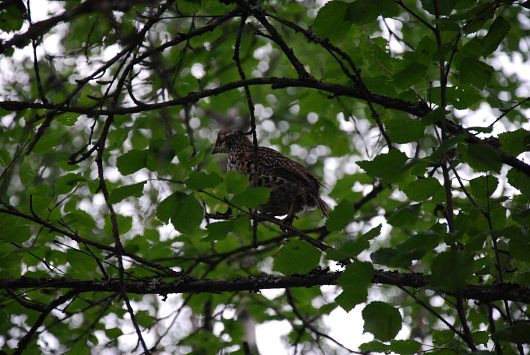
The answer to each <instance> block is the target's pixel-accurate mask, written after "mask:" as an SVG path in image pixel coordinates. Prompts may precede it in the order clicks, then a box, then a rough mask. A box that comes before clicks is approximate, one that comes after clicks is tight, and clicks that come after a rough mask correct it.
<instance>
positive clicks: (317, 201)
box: [314, 196, 329, 218]
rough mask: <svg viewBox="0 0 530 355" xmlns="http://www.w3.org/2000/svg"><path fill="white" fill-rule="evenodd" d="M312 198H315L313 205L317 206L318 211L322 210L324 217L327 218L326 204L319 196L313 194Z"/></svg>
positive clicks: (327, 208)
mask: <svg viewBox="0 0 530 355" xmlns="http://www.w3.org/2000/svg"><path fill="white" fill-rule="evenodd" d="M314 199H315V205H316V206H317V208H318V209H319V210H320V212H322V214H323V215H324V217H326V218H327V217H328V210H329V207H328V204H327V203H325V202H324V201H323V200H322V199H321V198H320V197H319V196H315V197H314Z"/></svg>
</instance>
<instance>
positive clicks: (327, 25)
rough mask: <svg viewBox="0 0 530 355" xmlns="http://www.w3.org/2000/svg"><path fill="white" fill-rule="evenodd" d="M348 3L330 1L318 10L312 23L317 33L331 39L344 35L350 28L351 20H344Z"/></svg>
mask: <svg viewBox="0 0 530 355" xmlns="http://www.w3.org/2000/svg"><path fill="white" fill-rule="evenodd" d="M347 11H348V4H347V3H345V2H343V1H330V2H328V3H326V5H324V6H323V7H322V8H321V9H320V10H319V11H318V14H317V16H316V18H315V22H314V23H313V30H314V31H315V33H316V34H317V35H319V36H320V37H324V38H329V39H331V40H336V39H340V38H342V37H344V35H346V33H348V31H349V30H350V27H351V24H352V23H351V22H350V21H346V15H347Z"/></svg>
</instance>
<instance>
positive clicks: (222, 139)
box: [212, 129, 251, 154]
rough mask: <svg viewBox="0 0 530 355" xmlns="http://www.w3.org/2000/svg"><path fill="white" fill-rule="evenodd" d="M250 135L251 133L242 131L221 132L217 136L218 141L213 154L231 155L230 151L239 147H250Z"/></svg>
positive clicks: (225, 130)
mask: <svg viewBox="0 0 530 355" xmlns="http://www.w3.org/2000/svg"><path fill="white" fill-rule="evenodd" d="M248 134H249V133H247V132H243V131H240V130H228V129H222V130H220V131H219V133H218V134H217V140H216V141H215V147H214V148H213V151H212V154H215V153H230V150H232V148H234V147H236V146H238V145H240V146H247V145H248V146H250V145H251V143H250V140H249V139H248V138H247V135H248Z"/></svg>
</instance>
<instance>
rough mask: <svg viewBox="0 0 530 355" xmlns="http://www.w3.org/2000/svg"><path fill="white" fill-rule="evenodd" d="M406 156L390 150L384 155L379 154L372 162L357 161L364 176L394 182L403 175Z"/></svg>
mask: <svg viewBox="0 0 530 355" xmlns="http://www.w3.org/2000/svg"><path fill="white" fill-rule="evenodd" d="M406 161H407V156H406V155H405V154H404V153H402V152H400V151H399V150H397V149H391V150H390V152H388V153H386V154H379V155H378V156H376V157H375V159H374V160H373V161H366V160H364V161H358V162H357V165H359V166H360V167H361V168H362V169H364V171H366V174H368V175H369V176H371V177H378V178H381V179H383V180H384V181H385V182H392V181H396V180H397V179H398V178H399V177H400V175H401V174H402V173H403V168H404V167H405V162H406Z"/></svg>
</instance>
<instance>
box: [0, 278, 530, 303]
mask: <svg viewBox="0 0 530 355" xmlns="http://www.w3.org/2000/svg"><path fill="white" fill-rule="evenodd" d="M340 275H341V272H326V273H310V274H307V275H291V276H274V275H265V276H262V275H260V276H251V277H248V278H241V279H233V280H208V279H203V280H194V279H189V278H185V277H183V278H178V279H176V280H175V281H172V282H165V281H162V280H161V279H160V278H156V279H145V280H126V281H125V287H126V290H127V293H135V294H159V295H167V294H169V293H190V292H208V293H210V292H211V293H219V292H236V291H249V292H257V291H260V290H264V289H278V288H288V287H313V286H322V285H336V284H337V278H338V277H339V276H340ZM372 281H373V282H374V283H376V284H381V285H393V286H403V287H411V288H415V289H419V288H427V289H433V290H436V291H439V292H441V293H445V294H448V295H451V296H457V294H455V293H451V292H444V291H443V290H438V289H436V288H435V287H433V286H432V285H431V279H430V276H428V275H423V274H419V273H400V272H393V271H383V270H377V271H375V273H374V277H373V279H372ZM39 287H48V288H50V287H51V288H68V289H72V290H75V291H77V292H94V291H99V292H119V291H120V281H119V279H116V278H114V279H110V280H108V281H101V280H74V279H67V278H27V277H21V278H19V279H0V288H7V289H12V290H15V289H26V288H39ZM458 296H460V297H462V298H464V299H472V300H477V301H482V302H492V301H498V300H502V299H507V300H510V301H514V302H523V303H530V288H528V287H523V286H521V285H518V284H513V283H499V284H495V285H468V286H466V287H465V288H464V289H463V290H461V291H460V292H459V293H458Z"/></svg>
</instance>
